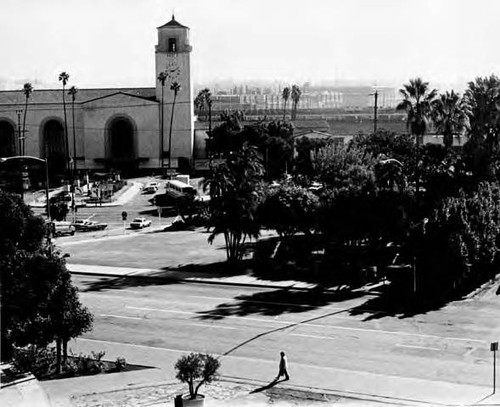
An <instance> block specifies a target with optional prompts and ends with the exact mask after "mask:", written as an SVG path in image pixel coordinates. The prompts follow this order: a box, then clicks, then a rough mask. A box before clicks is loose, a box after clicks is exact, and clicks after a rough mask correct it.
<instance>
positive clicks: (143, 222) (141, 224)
mask: <svg viewBox="0 0 500 407" xmlns="http://www.w3.org/2000/svg"><path fill="white" fill-rule="evenodd" d="M148 226H151V221H150V220H149V219H146V218H135V219H134V220H133V221H132V222H131V223H130V227H131V228H132V229H142V228H145V227H148Z"/></svg>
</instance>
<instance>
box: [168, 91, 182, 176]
mask: <svg viewBox="0 0 500 407" xmlns="http://www.w3.org/2000/svg"><path fill="white" fill-rule="evenodd" d="M170 90H173V91H174V100H173V102H172V115H171V116H170V129H169V135H168V168H169V169H170V168H171V166H172V126H173V123H174V109H175V100H176V99H177V93H179V91H180V90H181V85H180V84H179V82H177V81H174V82H172V85H170Z"/></svg>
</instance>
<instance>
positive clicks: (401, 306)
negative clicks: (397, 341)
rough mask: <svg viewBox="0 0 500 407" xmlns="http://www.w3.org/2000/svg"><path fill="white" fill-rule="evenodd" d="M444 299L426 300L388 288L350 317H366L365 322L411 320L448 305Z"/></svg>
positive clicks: (354, 308) (351, 310) (359, 307)
mask: <svg viewBox="0 0 500 407" xmlns="http://www.w3.org/2000/svg"><path fill="white" fill-rule="evenodd" d="M448 302H449V300H447V299H444V298H433V299H432V300H431V299H429V298H425V297H422V296H415V295H414V294H413V293H412V292H409V291H407V290H401V289H396V288H394V287H390V286H386V287H383V288H381V289H380V295H378V296H377V297H373V298H370V299H368V300H367V301H366V302H365V303H363V304H361V305H359V306H356V307H353V308H351V309H350V310H349V314H350V315H366V317H365V318H364V321H370V320H374V319H379V318H383V317H388V316H389V317H398V318H400V319H404V318H411V317H414V316H415V315H418V314H425V313H427V312H429V311H436V310H439V309H441V308H443V307H445V306H446V305H447V304H448Z"/></svg>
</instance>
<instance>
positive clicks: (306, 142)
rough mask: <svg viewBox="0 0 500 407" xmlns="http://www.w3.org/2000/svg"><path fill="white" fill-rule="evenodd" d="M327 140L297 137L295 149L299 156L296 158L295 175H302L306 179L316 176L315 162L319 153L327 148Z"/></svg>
mask: <svg viewBox="0 0 500 407" xmlns="http://www.w3.org/2000/svg"><path fill="white" fill-rule="evenodd" d="M327 144H328V142H327V140H324V139H323V140H322V139H311V138H308V137H297V138H296V144H295V149H296V151H297V156H296V157H295V160H294V164H295V174H300V175H301V176H304V177H306V178H313V177H314V176H315V175H316V170H315V166H314V162H313V157H315V156H316V155H317V154H318V152H319V151H320V150H321V149H322V148H324V147H326V146H327Z"/></svg>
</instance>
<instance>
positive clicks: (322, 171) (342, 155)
mask: <svg viewBox="0 0 500 407" xmlns="http://www.w3.org/2000/svg"><path fill="white" fill-rule="evenodd" d="M316 163H317V168H318V173H319V179H320V181H321V182H323V183H324V184H325V186H326V187H328V188H331V189H345V190H372V189H373V188H374V185H375V175H374V171H373V167H374V165H375V160H374V159H373V158H372V156H371V155H369V154H365V152H364V151H362V150H360V149H358V148H350V147H348V146H342V147H341V148H338V147H337V146H327V147H324V148H322V149H320V150H319V152H318V155H317V157H316Z"/></svg>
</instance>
